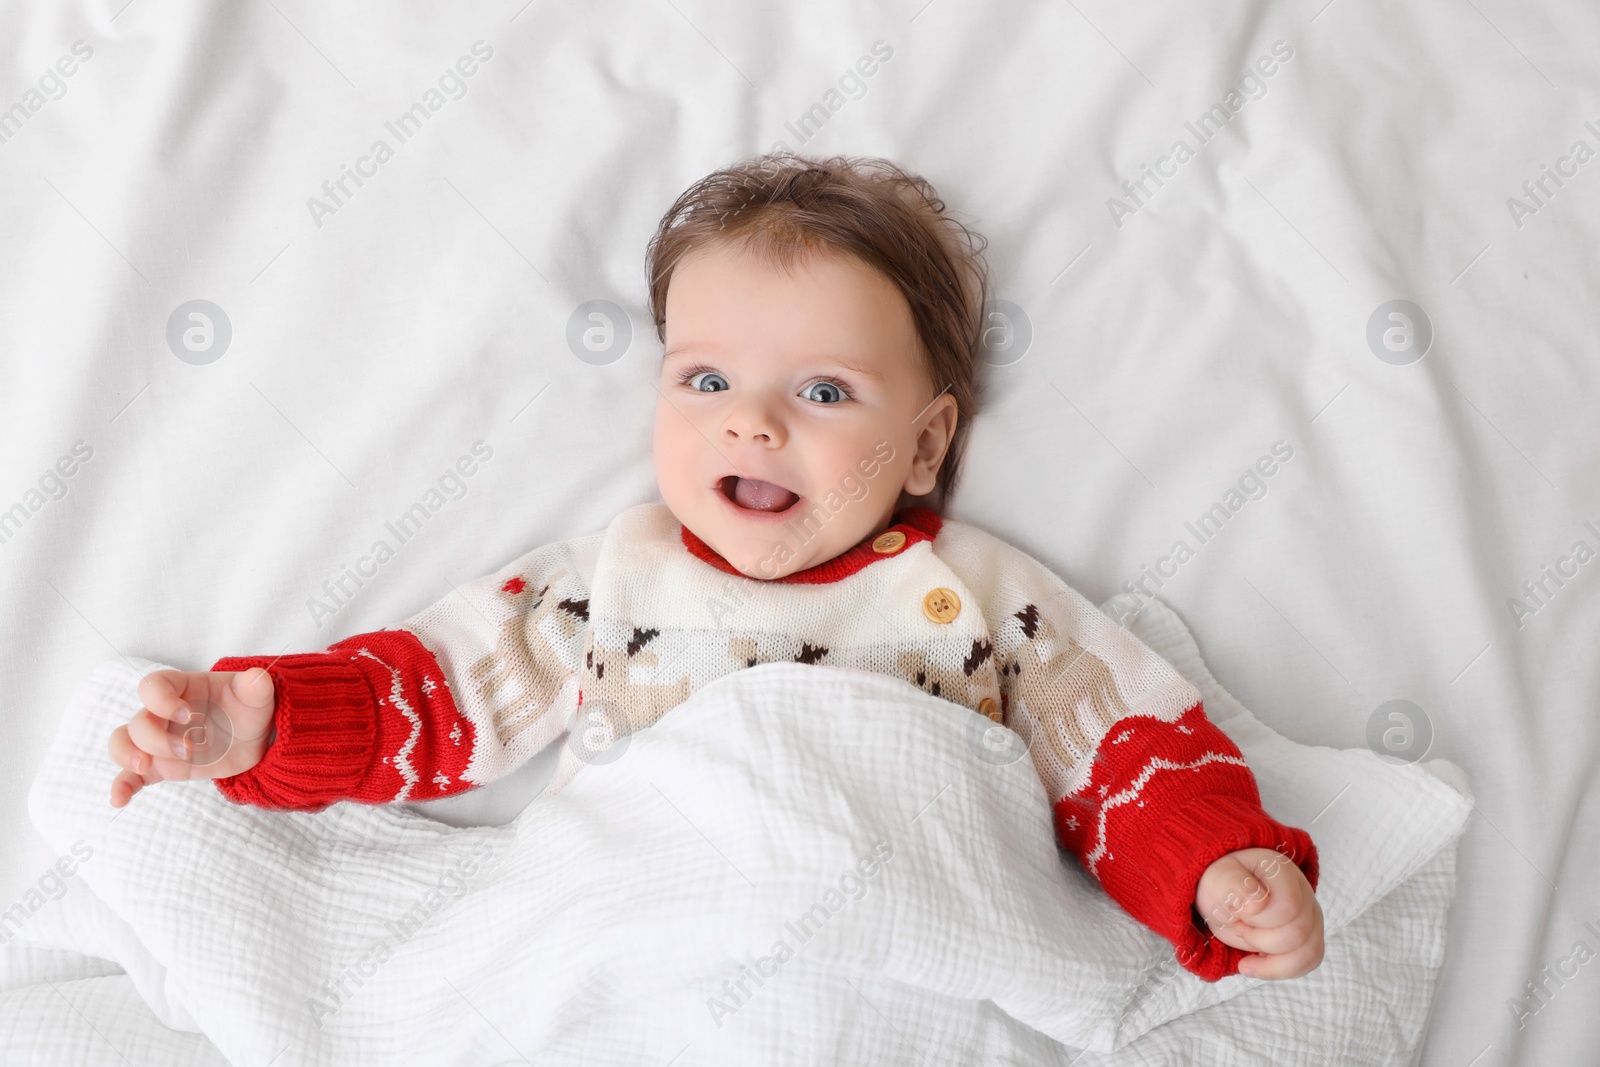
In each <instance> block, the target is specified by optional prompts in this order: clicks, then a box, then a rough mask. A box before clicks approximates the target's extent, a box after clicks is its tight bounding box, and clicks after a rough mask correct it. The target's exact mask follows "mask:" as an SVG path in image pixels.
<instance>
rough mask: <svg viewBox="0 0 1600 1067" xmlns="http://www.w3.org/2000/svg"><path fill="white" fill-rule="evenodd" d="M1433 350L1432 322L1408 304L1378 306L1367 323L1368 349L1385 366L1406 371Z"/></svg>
mask: <svg viewBox="0 0 1600 1067" xmlns="http://www.w3.org/2000/svg"><path fill="white" fill-rule="evenodd" d="M1432 347H1433V320H1432V319H1430V318H1428V313H1427V312H1426V311H1423V310H1422V308H1420V307H1419V306H1417V305H1416V304H1413V303H1412V302H1411V301H1409V300H1390V301H1389V302H1388V303H1385V304H1379V305H1378V306H1377V307H1376V308H1374V309H1373V312H1372V314H1371V316H1369V317H1368V319H1367V348H1369V349H1371V351H1372V354H1373V355H1375V356H1377V357H1378V358H1379V359H1381V360H1383V361H1384V362H1385V363H1388V364H1391V365H1393V366H1396V367H1404V366H1406V365H1407V364H1410V363H1415V362H1416V361H1417V360H1419V359H1421V358H1422V357H1423V356H1425V355H1427V354H1428V350H1429V349H1430V348H1432Z"/></svg>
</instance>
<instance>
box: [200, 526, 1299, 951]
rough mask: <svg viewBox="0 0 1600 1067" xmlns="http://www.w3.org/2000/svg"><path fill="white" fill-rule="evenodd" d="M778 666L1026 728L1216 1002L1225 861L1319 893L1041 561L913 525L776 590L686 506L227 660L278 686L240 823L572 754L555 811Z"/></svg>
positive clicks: (1108, 872) (1115, 887) (1199, 730)
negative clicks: (354, 628) (382, 621)
mask: <svg viewBox="0 0 1600 1067" xmlns="http://www.w3.org/2000/svg"><path fill="white" fill-rule="evenodd" d="M800 532H801V533H804V531H800ZM790 535H791V536H795V532H794V531H790ZM777 661H793V662H798V663H816V664H829V665H835V666H842V667H853V668H858V669H863V670H869V671H879V672H883V673H885V674H890V675H893V676H896V677H898V678H902V679H904V680H905V681H907V682H909V683H911V684H913V685H916V686H919V687H921V688H922V689H924V690H925V691H927V692H928V693H931V694H932V695H934V696H936V697H940V698H942V699H944V700H948V701H951V702H953V703H956V704H959V705H962V706H964V707H966V708H970V709H971V710H972V712H973V714H975V715H983V716H987V717H988V718H989V719H991V720H993V721H994V722H996V723H1001V724H1003V725H1005V726H1006V727H1009V728H1010V729H1011V730H1014V731H1016V732H1017V733H1018V734H1019V735H1020V736H1021V739H1022V740H1023V741H1025V742H1026V744H1027V752H1028V754H1029V756H1030V757H1031V759H1032V762H1033V765H1034V767H1035V768H1036V770H1037V771H1038V775H1039V778H1040V781H1041V782H1042V783H1043V785H1044V788H1045V791H1046V792H1047V794H1048V799H1049V801H1050V804H1051V809H1052V813H1053V823H1054V828H1055V834H1056V838H1057V840H1058V841H1059V843H1060V845H1061V846H1062V847H1063V848H1065V849H1067V850H1069V851H1071V852H1072V853H1073V854H1074V855H1075V856H1076V857H1077V859H1078V861H1079V862H1080V863H1081V864H1082V866H1083V868H1084V869H1085V870H1086V871H1087V872H1088V873H1089V874H1090V875H1091V876H1092V877H1093V878H1094V879H1095V880H1096V881H1097V882H1098V884H1099V885H1100V886H1101V887H1102V888H1103V889H1104V890H1105V891H1106V892H1107V893H1108V894H1109V895H1110V896H1111V897H1112V898H1113V899H1114V900H1116V901H1117V902H1118V903H1119V904H1120V905H1121V906H1122V907H1123V908H1124V909H1125V910H1126V911H1127V912H1128V913H1129V914H1131V915H1132V916H1133V917H1134V918H1136V919H1138V920H1139V921H1140V922H1142V923H1144V924H1145V925H1146V926H1148V927H1149V928H1150V929H1152V930H1154V931H1155V932H1157V933H1158V934H1160V935H1161V936H1163V937H1165V938H1166V939H1167V940H1169V941H1171V942H1172V943H1173V945H1174V947H1175V949H1176V956H1177V959H1178V961H1179V963H1180V964H1181V965H1182V966H1183V967H1185V968H1186V969H1187V970H1189V971H1191V972H1193V973H1194V974H1196V975H1199V976H1200V977H1201V978H1204V979H1206V980H1208V981H1215V980H1216V979H1218V978H1222V977H1224V976H1226V975H1230V974H1233V973H1235V972H1236V971H1237V968H1238V962H1239V960H1240V959H1242V958H1243V957H1244V956H1245V955H1247V953H1245V952H1242V951H1240V950H1238V949H1235V948H1232V947H1230V946H1228V945H1225V944H1224V943H1222V942H1221V941H1219V940H1217V939H1215V938H1214V937H1212V936H1211V934H1210V933H1209V931H1208V930H1207V929H1206V928H1205V925H1204V923H1203V922H1202V921H1201V919H1200V917H1199V915H1198V913H1197V912H1196V911H1195V909H1194V898H1195V891H1196V888H1197V886H1198V884H1199V881H1200V876H1201V874H1202V873H1203V872H1204V871H1205V869H1206V868H1207V867H1208V866H1209V865H1210V864H1211V863H1212V862H1213V861H1214V860H1216V859H1218V858H1219V857H1221V856H1223V855H1226V854H1227V853H1229V852H1234V851H1236V850H1239V849H1244V848H1253V847H1260V848H1270V849H1276V850H1277V851H1279V852H1280V853H1282V854H1283V855H1285V856H1286V857H1288V858H1289V859H1290V860H1291V861H1292V862H1294V863H1295V864H1297V865H1298V866H1299V868H1300V869H1301V871H1303V872H1304V873H1305V876H1306V878H1307V879H1308V880H1309V881H1310V883H1311V885H1312V887H1313V888H1315V886H1316V883H1317V852H1316V848H1315V846H1314V845H1313V843H1312V841H1311V837H1310V835H1309V834H1307V833H1306V832H1305V831H1303V830H1300V829H1296V828H1293V827H1288V826H1284V825H1282V824H1280V823H1279V822H1277V821H1276V820H1274V819H1273V818H1272V817H1271V816H1269V815H1268V814H1267V813H1266V812H1265V811H1264V810H1263V809H1262V807H1261V803H1260V796H1259V794H1258V792H1257V789H1256V784H1255V778H1254V776H1253V775H1252V774H1251V772H1250V770H1249V768H1248V767H1247V766H1246V764H1245V762H1244V759H1243V758H1242V756H1241V755H1240V752H1239V749H1238V748H1237V746H1235V745H1234V744H1233V742H1232V741H1231V740H1230V739H1229V738H1228V736H1227V735H1226V734H1224V733H1223V732H1222V731H1221V730H1220V729H1218V728H1217V727H1216V725H1215V724H1213V723H1212V722H1211V721H1210V720H1208V719H1207V718H1206V716H1205V712H1204V709H1203V708H1202V706H1201V700H1200V695H1199V693H1198V691H1196V690H1195V688H1194V687H1193V686H1192V685H1190V684H1189V682H1188V681H1187V680H1186V679H1184V677H1183V676H1182V675H1180V674H1179V673H1178V672H1177V670H1176V669H1175V668H1174V667H1173V666H1172V665H1171V664H1169V663H1167V662H1166V661H1165V660H1163V659H1162V658H1161V657H1160V656H1158V655H1156V654H1155V653H1154V652H1153V651H1152V650H1151V649H1150V648H1148V647H1147V646H1146V645H1144V644H1143V643H1142V642H1141V641H1139V640H1138V638H1136V637H1134V636H1133V635H1132V634H1131V633H1129V632H1128V631H1127V630H1125V629H1122V628H1121V627H1119V626H1117V625H1116V624H1115V623H1114V622H1112V620H1110V619H1109V618H1107V617H1106V616H1105V615H1104V614H1102V613H1101V612H1100V611H1099V610H1098V609H1096V607H1095V606H1094V605H1093V604H1092V603H1090V602H1089V601H1088V600H1087V599H1086V598H1084V597H1083V596H1082V595H1081V594H1079V593H1078V592H1077V591H1075V590H1074V589H1072V588H1071V587H1070V586H1068V585H1067V584H1066V583H1065V582H1063V581H1062V580H1061V579H1059V578H1058V577H1056V576H1055V575H1054V574H1053V573H1051V572H1050V571H1049V570H1048V569H1047V568H1046V567H1044V566H1043V565H1042V564H1040V563H1039V562H1037V561H1036V560H1034V559H1033V558H1032V557H1030V556H1028V555H1027V554H1025V553H1023V552H1021V551H1019V550H1017V549H1015V548H1013V547H1011V546H1010V545H1008V544H1006V543H1005V542H1003V541H1001V540H1000V539H998V538H996V537H993V536H991V535H989V534H987V533H985V532H983V531H982V530H980V529H978V528H976V527H974V526H970V525H967V524H965V523H961V522H956V521H952V520H948V519H941V517H940V516H939V515H938V514H936V513H935V512H933V511H931V510H929V509H926V508H919V507H908V508H905V509H902V510H901V511H899V512H897V513H896V514H895V515H894V517H893V523H892V525H891V526H890V527H889V528H888V529H887V530H885V531H883V532H881V533H879V534H877V535H875V536H873V537H870V538H866V539H863V540H862V541H861V542H860V543H858V544H857V545H855V546H854V547H852V548H851V549H849V550H848V551H846V552H844V553H842V554H840V555H838V556H836V557H834V558H833V559H830V560H828V561H826V562H824V563H820V564H817V565H816V566H813V567H810V568H807V569H805V570H802V571H798V572H796V573H794V574H790V575H786V576H785V577H782V578H779V579H775V580H760V579H755V578H750V577H747V576H745V575H743V574H741V573H740V572H739V571H738V570H737V569H735V568H734V567H733V566H732V565H731V564H730V563H728V562H727V561H726V560H725V559H723V558H722V557H721V556H720V555H718V553H717V552H716V551H715V550H714V549H712V548H711V547H710V546H709V545H707V544H705V543H704V542H703V541H701V540H700V538H699V537H697V536H696V535H695V534H694V533H693V532H692V531H691V530H689V529H688V528H687V527H685V526H683V525H682V524H681V523H679V522H678V520H677V519H676V518H675V517H674V516H673V514H672V512H671V511H670V510H669V509H668V508H667V507H666V505H664V504H660V503H652V504H642V505H639V506H636V507H633V508H629V509H627V510H626V511H623V512H622V513H621V514H619V515H618V516H617V517H616V518H615V519H613V520H612V521H611V523H610V524H609V525H608V526H607V527H606V528H605V529H604V530H603V531H601V532H599V533H594V534H589V535H587V536H582V537H577V538H573V539H570V540H567V541H560V542H557V543H555V544H551V545H547V546H545V547H542V548H538V549H535V550H533V551H531V552H528V553H527V554H525V555H523V556H521V557H519V558H517V559H515V560H513V561H512V562H510V563H508V564H507V565H506V566H504V567H502V568H501V569H500V570H498V571H495V572H494V573H492V574H489V575H485V576H484V577H482V578H479V579H477V580H476V581H473V582H471V583H469V584H468V585H466V586H465V587H463V588H460V589H459V590H455V591H452V593H451V594H450V595H449V596H447V597H445V598H444V599H442V600H440V601H439V602H438V603H435V604H433V605H432V606H430V607H428V608H426V609H425V610H423V611H422V612H420V613H418V614H416V615H414V616H412V617H411V618H409V619H407V620H405V621H404V622H403V623H402V624H401V625H400V626H399V627H397V628H395V629H385V630H378V631H376V632H373V633H364V634H357V635H355V636H353V637H349V638H346V639H344V640H342V641H339V642H337V643H336V644H333V645H332V646H330V647H329V648H328V649H327V650H326V651H323V652H313V653H306V654H298V655H285V656H279V657H276V658H274V657H268V656H235V657H225V658H223V659H219V660H218V661H217V662H216V663H215V664H213V666H212V668H211V669H212V670H215V671H242V670H246V669H248V668H250V667H257V666H259V667H264V668H266V670H267V672H268V673H269V674H270V675H271V676H272V680H273V684H274V686H275V690H276V692H275V705H276V706H275V712H274V724H273V725H274V730H275V736H274V737H273V739H272V741H271V743H270V744H269V745H268V747H267V750H266V752H265V754H264V756H263V757H262V759H261V761H260V762H259V763H258V764H257V765H256V766H254V767H252V768H251V769H250V770H248V771H245V772H244V773H242V774H238V775H234V776H232V777H230V778H220V779H216V784H217V787H218V789H220V790H221V791H222V793H223V794H224V795H225V796H226V797H228V798H229V799H230V800H232V801H234V802H236V803H244V804H253V805H257V806H261V807H268V808H280V809H298V810H305V811H317V810H321V809H322V808H324V807H326V806H327V805H329V804H331V803H333V802H335V801H338V800H354V801H360V802H365V803H389V802H395V801H421V800H429V799H434V798H438V797H445V796H450V795H453V794H456V793H460V792H462V791H464V790H468V789H471V788H473V787H475V786H478V785H482V784H484V783H487V782H491V781H494V780H495V779H497V778H499V777H501V776H502V775H504V774H506V773H507V772H509V771H511V770H512V769H514V768H515V767H517V766H518V765H520V764H521V763H523V762H524V761H526V760H527V759H529V758H530V757H532V756H533V755H534V754H535V753H537V752H539V751H540V750H542V749H544V748H545V747H546V746H547V745H549V744H550V743H552V742H554V741H556V740H558V739H560V738H562V737H563V736H567V737H568V741H569V744H568V745H567V746H566V750H564V751H563V753H562V759H563V762H564V764H567V765H569V766H567V769H566V770H565V771H563V770H560V769H558V771H557V777H556V780H554V781H553V782H552V784H551V787H549V788H547V790H546V792H547V793H550V792H553V791H556V790H558V789H559V788H560V786H561V785H562V784H564V782H565V781H566V780H570V776H571V774H572V773H574V769H573V767H572V766H570V765H571V764H576V765H577V766H578V767H581V766H582V761H581V760H572V759H569V758H568V757H569V755H570V752H572V751H577V752H579V753H580V754H581V752H582V748H583V746H582V745H573V744H572V743H571V742H572V741H573V740H574V739H575V738H576V737H577V736H578V734H579V732H580V731H582V732H583V736H584V737H589V736H591V735H592V734H593V732H594V729H593V728H595V727H599V728H601V732H602V733H603V734H605V735H606V736H609V737H616V736H621V735H626V734H629V733H632V732H634V731H637V730H640V729H643V728H646V727H648V726H650V725H651V724H652V723H654V722H655V721H656V720H658V719H659V718H661V716H663V715H665V714H666V713H668V712H669V711H670V710H671V709H672V708H674V707H676V706H677V705H679V704H681V703H683V702H684V701H685V700H686V699H687V698H688V697H689V695H690V694H691V693H693V692H694V691H695V690H697V689H699V688H700V687H701V686H703V685H705V684H706V683H708V682H710V681H712V680H714V679H716V678H719V677H722V676H723V675H726V674H728V673H730V672H732V671H737V670H740V669H743V668H746V667H752V666H755V665H756V664H759V663H770V662H777ZM569 731H570V733H569ZM585 743H587V742H585Z"/></svg>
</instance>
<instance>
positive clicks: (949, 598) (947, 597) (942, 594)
mask: <svg viewBox="0 0 1600 1067" xmlns="http://www.w3.org/2000/svg"><path fill="white" fill-rule="evenodd" d="M922 613H923V614H924V615H926V616H927V617H928V618H930V619H932V620H933V621H934V622H949V621H950V620H951V619H954V618H955V617H956V616H957V615H960V614H961V598H960V597H958V596H956V591H955V590H954V589H946V588H945V587H944V586H940V587H939V588H937V589H934V590H931V591H930V592H929V593H928V595H927V596H925V597H923V598H922Z"/></svg>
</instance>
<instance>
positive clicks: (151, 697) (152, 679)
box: [139, 668, 206, 725]
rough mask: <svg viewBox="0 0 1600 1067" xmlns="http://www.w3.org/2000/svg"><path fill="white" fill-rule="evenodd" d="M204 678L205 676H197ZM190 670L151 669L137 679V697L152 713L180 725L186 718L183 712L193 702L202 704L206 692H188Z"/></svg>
mask: <svg viewBox="0 0 1600 1067" xmlns="http://www.w3.org/2000/svg"><path fill="white" fill-rule="evenodd" d="M199 677H200V678H201V679H204V678H205V677H206V676H205V675H204V674H201V675H200V676H199ZM190 681H191V679H190V672H188V671H179V670H173V669H171V668H168V669H165V670H159V671H151V672H150V673H149V674H147V675H145V676H144V677H143V678H141V679H139V699H140V701H142V702H143V703H144V706H145V708H146V709H148V710H149V711H150V712H152V713H153V714H155V715H157V716H159V717H161V718H163V719H170V720H172V721H173V722H176V723H178V724H179V725H182V724H183V723H184V722H186V721H187V719H186V718H185V717H184V714H183V713H186V712H190V711H191V710H192V706H193V705H194V704H195V703H199V704H202V705H203V704H204V703H205V698H206V694H205V692H204V690H203V689H202V690H201V691H200V692H198V693H196V694H193V698H194V699H191V694H190V693H189V688H190Z"/></svg>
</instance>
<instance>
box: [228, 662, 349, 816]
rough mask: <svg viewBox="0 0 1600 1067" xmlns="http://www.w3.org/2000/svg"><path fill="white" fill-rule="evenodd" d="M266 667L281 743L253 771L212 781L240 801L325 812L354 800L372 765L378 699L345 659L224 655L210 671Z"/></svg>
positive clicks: (272, 748)
mask: <svg viewBox="0 0 1600 1067" xmlns="http://www.w3.org/2000/svg"><path fill="white" fill-rule="evenodd" d="M251 667H264V668H266V671H267V673H268V674H269V675H271V676H272V685H273V700H274V708H273V727H274V729H275V730H276V731H277V736H276V738H275V739H274V740H273V741H272V743H271V744H270V745H268V746H267V751H266V754H265V755H263V756H262V757H261V762H260V763H257V764H256V765H255V766H254V767H252V768H250V769H249V770H247V771H244V772H242V773H240V774H236V775H233V776H232V777H230V778H217V779H214V781H215V782H216V785H217V789H218V790H219V791H220V792H221V793H222V795H223V796H225V797H227V798H228V799H229V800H231V801H233V802H234V803H235V804H250V805H253V806H255V807H261V808H276V809H287V810H294V811H321V810H322V809H323V808H325V807H327V806H328V805H329V804H331V803H333V802H334V801H336V800H341V799H345V798H347V797H350V796H351V795H352V794H353V793H354V792H355V790H356V788H357V786H358V785H359V784H360V783H361V781H362V779H363V778H364V777H365V775H366V773H367V768H368V767H369V766H370V765H371V763H372V753H373V748H374V739H375V738H376V736H377V728H376V725H375V724H376V718H377V707H376V703H377V702H376V699H375V698H374V696H373V694H372V688H371V687H370V686H369V685H368V684H367V681H366V679H365V678H364V677H363V676H362V674H361V672H360V671H359V670H358V669H357V668H356V667H355V666H354V665H352V664H351V662H350V657H349V656H348V655H339V654H331V655H330V654H329V653H326V652H311V653H305V654H302V655H293V656H281V657H277V658H273V657H271V656H225V657H223V658H222V659H219V660H217V662H216V663H214V664H212V665H211V669H212V670H213V671H245V670H249V669H250V668H251Z"/></svg>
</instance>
